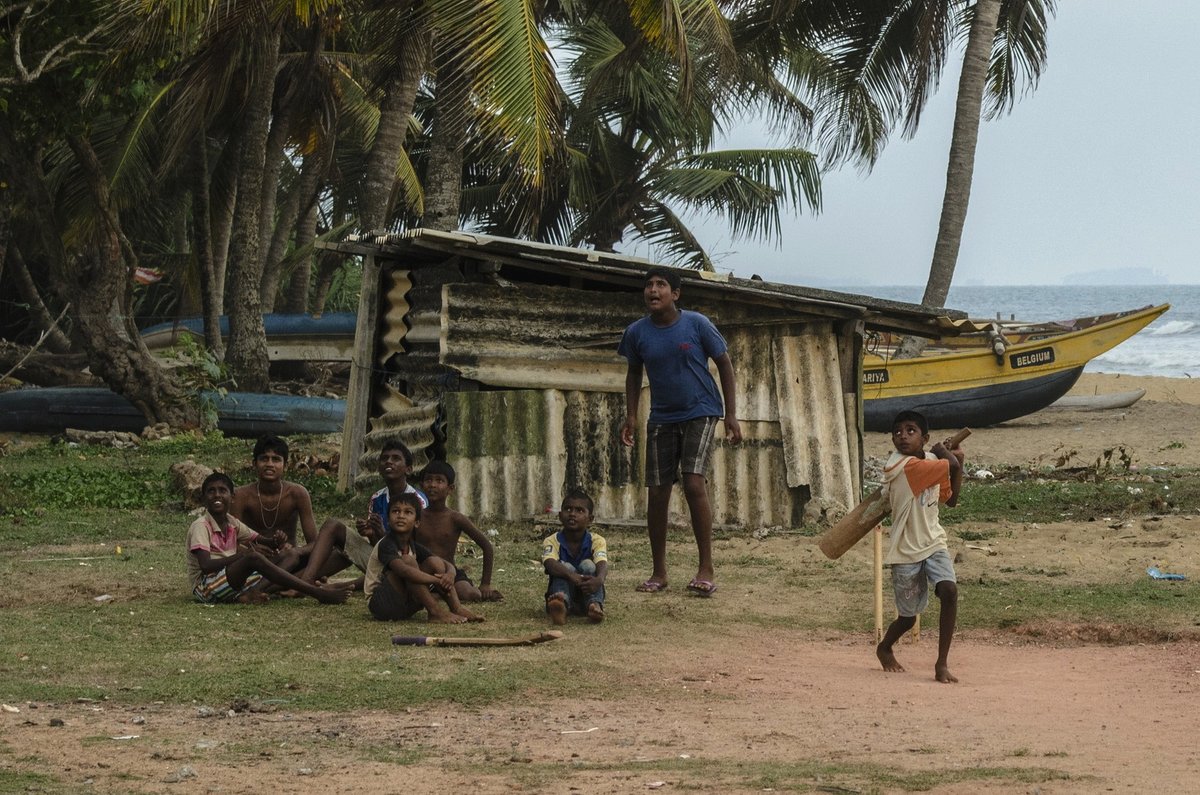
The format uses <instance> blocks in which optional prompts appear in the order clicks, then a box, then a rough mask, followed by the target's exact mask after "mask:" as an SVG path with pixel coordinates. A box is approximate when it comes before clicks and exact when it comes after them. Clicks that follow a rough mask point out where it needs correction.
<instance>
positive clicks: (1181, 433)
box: [864, 373, 1200, 471]
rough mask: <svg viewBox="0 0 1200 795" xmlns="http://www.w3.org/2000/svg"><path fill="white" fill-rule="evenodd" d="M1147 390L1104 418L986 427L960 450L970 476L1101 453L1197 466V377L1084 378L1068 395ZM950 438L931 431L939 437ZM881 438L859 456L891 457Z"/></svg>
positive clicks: (1038, 418) (1058, 413)
mask: <svg viewBox="0 0 1200 795" xmlns="http://www.w3.org/2000/svg"><path fill="white" fill-rule="evenodd" d="M1133 389H1145V390H1146V395H1145V396H1144V397H1143V398H1142V399H1141V400H1139V401H1138V402H1137V403H1134V404H1133V405H1132V406H1130V407H1128V408H1123V409H1109V410H1105V411H1079V410H1072V409H1056V408H1049V409H1043V410H1042V411H1039V412H1036V413H1034V414H1029V415H1026V416H1024V417H1020V418H1018V419H1015V420H1011V421H1009V422H1004V423H1001V424H999V425H995V426H992V427H989V428H972V434H971V437H970V438H969V439H968V440H967V441H966V442H965V443H964V444H963V447H964V449H965V450H966V451H967V464H968V470H971V471H973V470H974V469H977V468H979V467H995V466H1018V467H1039V466H1053V465H1055V464H1056V463H1057V462H1059V461H1060V460H1063V459H1064V458H1065V459H1066V462H1067V463H1066V465H1067V466H1086V465H1088V464H1093V463H1095V462H1096V461H1097V459H1099V458H1100V457H1101V456H1104V455H1105V454H1106V451H1110V450H1111V451H1114V453H1113V454H1114V455H1119V454H1120V448H1124V451H1125V453H1126V454H1128V455H1129V456H1130V458H1132V460H1133V466H1134V467H1139V468H1141V467H1152V466H1183V467H1200V438H1197V433H1196V428H1198V427H1200V378H1154V377H1149V376H1130V375H1113V374H1108V373H1084V374H1083V376H1081V377H1080V379H1079V382H1078V383H1076V384H1075V387H1074V388H1073V389H1072V390H1071V392H1070V393H1069V394H1071V395H1104V394H1111V393H1115V392H1127V391H1129V390H1133ZM942 433H945V435H949V433H948V432H942V431H934V432H933V433H932V434H931V437H932V438H934V439H938V438H941V434H942ZM891 449H892V444H891V439H890V438H889V435H888V434H886V433H869V434H867V438H866V443H865V446H864V453H865V454H866V455H867V456H868V457H872V458H877V459H882V458H886V457H887V455H888V454H889V453H890V452H891Z"/></svg>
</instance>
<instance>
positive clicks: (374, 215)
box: [359, 27, 429, 232]
mask: <svg viewBox="0 0 1200 795" xmlns="http://www.w3.org/2000/svg"><path fill="white" fill-rule="evenodd" d="M428 42H429V37H428V32H427V31H426V30H425V29H424V28H422V27H416V28H414V29H413V30H412V32H411V33H410V34H409V35H407V36H406V37H405V38H404V40H403V41H402V42H401V45H400V46H401V49H402V63H401V68H400V70H399V73H398V74H397V75H396V76H395V77H394V78H393V79H392V80H391V81H389V82H388V85H387V88H386V89H385V91H384V97H383V101H382V102H380V104H379V124H378V126H377V127H376V130H375V140H374V142H373V143H372V145H371V152H370V154H369V155H368V157H367V169H366V175H365V176H364V178H363V191H362V197H361V199H360V202H359V206H360V210H359V218H360V222H361V225H362V231H364V232H373V231H378V230H381V229H383V228H384V227H385V226H386V225H387V220H388V216H389V211H390V209H391V205H392V192H393V190H394V189H395V185H396V167H397V166H398V165H399V163H400V154H401V152H403V151H404V141H405V133H406V132H407V130H408V117H409V116H410V115H411V114H412V109H413V103H414V102H416V98H417V87H418V86H419V85H420V82H421V77H422V76H423V75H424V74H425V65H426V62H427V60H428V57H429V54H428V51H429V47H428Z"/></svg>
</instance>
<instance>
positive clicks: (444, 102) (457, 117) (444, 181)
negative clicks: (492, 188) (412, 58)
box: [421, 54, 471, 232]
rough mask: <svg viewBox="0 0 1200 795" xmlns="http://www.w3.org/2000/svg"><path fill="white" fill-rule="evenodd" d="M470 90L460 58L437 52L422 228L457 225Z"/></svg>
mask: <svg viewBox="0 0 1200 795" xmlns="http://www.w3.org/2000/svg"><path fill="white" fill-rule="evenodd" d="M470 90H471V86H470V78H469V76H468V74H467V72H466V71H465V69H464V67H463V64H462V61H461V59H458V58H452V57H447V56H445V55H442V54H439V57H438V64H437V95H436V97H435V98H434V108H435V111H434V112H435V118H434V122H433V138H432V140H430V142H429V166H428V170H427V172H426V174H425V212H424V214H423V215H422V216H421V226H422V227H424V228H426V229H437V230H439V231H442V232H450V231H453V230H455V229H457V228H458V215H459V209H460V208H461V206H462V172H463V147H464V146H465V145H466V140H467V122H468V120H469V119H470V100H471V97H470Z"/></svg>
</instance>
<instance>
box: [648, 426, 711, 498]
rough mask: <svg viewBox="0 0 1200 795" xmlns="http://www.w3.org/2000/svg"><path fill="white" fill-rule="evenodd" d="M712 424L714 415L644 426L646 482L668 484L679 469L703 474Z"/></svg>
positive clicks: (677, 477) (685, 472) (706, 465)
mask: <svg viewBox="0 0 1200 795" xmlns="http://www.w3.org/2000/svg"><path fill="white" fill-rule="evenodd" d="M716 427H717V418H716V417H697V418H696V419H694V420H686V421H684V422H671V423H664V424H661V425H659V424H655V423H649V424H648V425H646V485H647V486H666V485H670V484H672V483H674V482H675V481H677V480H679V473H680V472H683V473H684V474H685V475H686V474H695V475H703V474H704V472H705V470H707V469H708V459H709V457H710V456H711V455H712V447H713V435H714V431H715V430H716Z"/></svg>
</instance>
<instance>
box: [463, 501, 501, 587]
mask: <svg viewBox="0 0 1200 795" xmlns="http://www.w3.org/2000/svg"><path fill="white" fill-rule="evenodd" d="M461 528H462V531H463V532H464V533H466V534H467V537H468V538H470V539H471V540H472V541H474V542H475V543H476V544H477V545H479V549H480V550H481V551H482V552H483V574H482V575H480V577H479V595H480V596H482V597H483V599H484V600H485V601H488V602H500V601H503V600H504V596H503V595H502V594H501V593H500V592H499V591H497V590H496V589H495V588H493V587H492V567H493V565H495V562H496V548H495V547H493V546H492V541H491V539H489V538H488V537H487V535H486V534H485V533H484V532H483V531H482V530H480V529H479V528H478V527H476V526H475V523H474V522H472V521H471V520H470V519H468V518H467V517H466V516H461Z"/></svg>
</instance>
